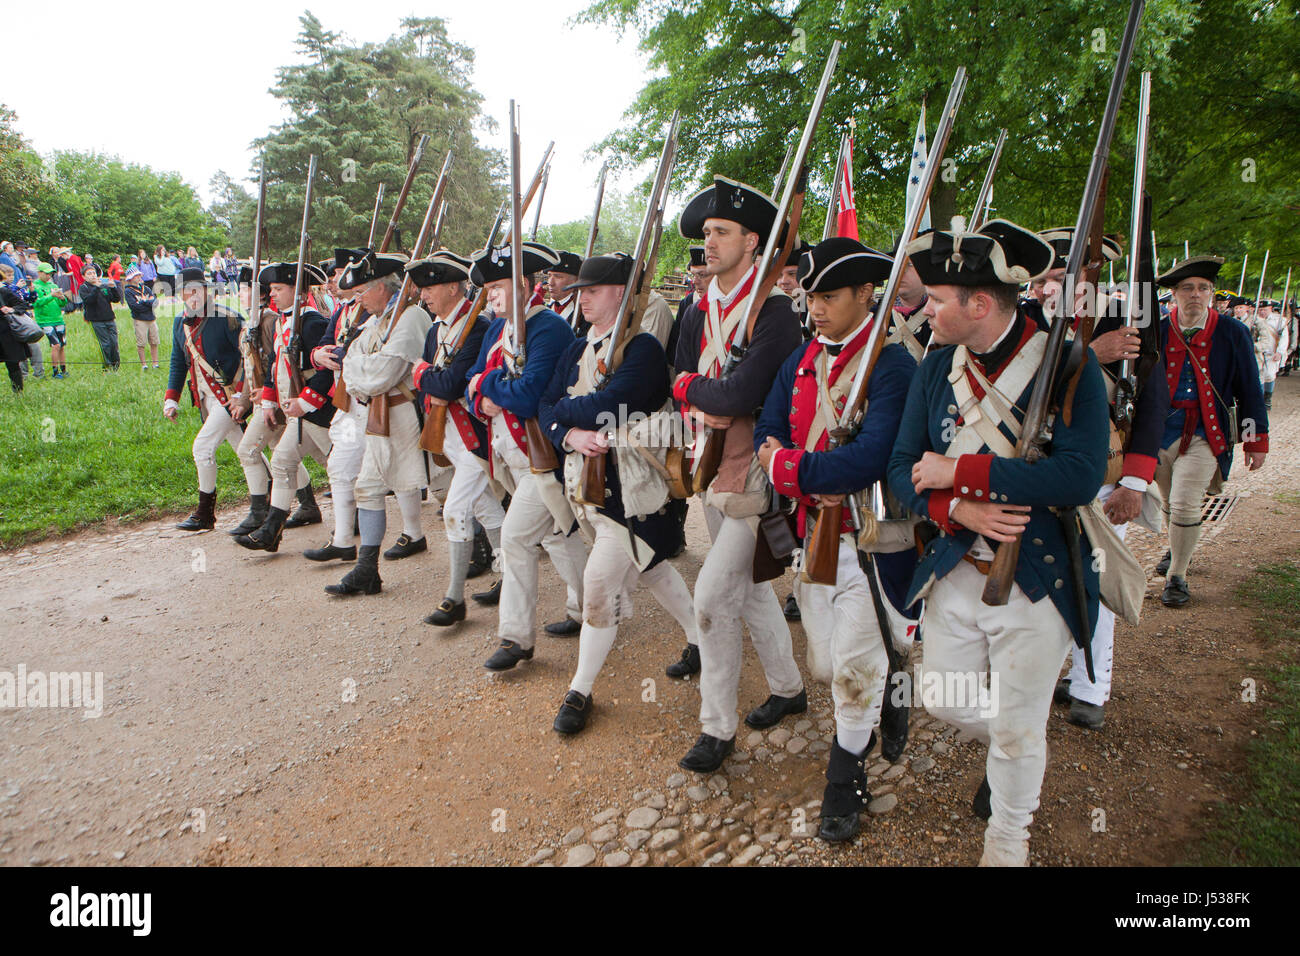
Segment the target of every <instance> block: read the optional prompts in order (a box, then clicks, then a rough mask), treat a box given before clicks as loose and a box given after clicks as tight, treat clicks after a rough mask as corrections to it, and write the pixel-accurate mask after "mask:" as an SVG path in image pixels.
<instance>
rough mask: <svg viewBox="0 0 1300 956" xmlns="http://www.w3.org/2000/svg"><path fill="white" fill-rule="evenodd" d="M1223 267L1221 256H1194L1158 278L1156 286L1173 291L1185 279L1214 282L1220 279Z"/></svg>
mask: <svg viewBox="0 0 1300 956" xmlns="http://www.w3.org/2000/svg"><path fill="white" fill-rule="evenodd" d="M1222 266H1223V258H1222V257H1220V256H1192V257H1191V258H1190V259H1184V260H1183V261H1182V262H1180V263H1178V265H1176V266H1174V267H1173V268H1172V269H1170V270H1169V271H1168V272H1166V273H1165V274H1164V275H1159V276H1156V285H1162V286H1164V287H1165V288H1166V289H1172V288H1174V286H1176V285H1178V283H1180V282H1182V281H1183V280H1184V279H1209V280H1210V281H1211V282H1213V281H1214V280H1215V279H1217V278H1218V277H1219V269H1220V268H1222Z"/></svg>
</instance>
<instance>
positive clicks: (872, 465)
mask: <svg viewBox="0 0 1300 956" xmlns="http://www.w3.org/2000/svg"><path fill="white" fill-rule="evenodd" d="M892 264H893V263H892V262H891V260H890V259H889V257H888V256H884V255H881V254H880V253H877V252H873V251H872V250H869V249H868V248H867V247H866V246H864V245H863V244H862V243H860V242H858V241H857V240H856V239H849V238H831V239H827V240H825V241H823V242H822V243H820V244H819V245H817V246H815V247H812V249H811V251H810V252H809V253H807V254H806V255H805V256H804V257H803V258H802V259H801V260H800V263H799V284H800V286H801V287H802V289H803V292H804V298H805V301H806V302H807V305H808V314H809V316H810V318H811V320H812V325H813V328H814V330H815V332H816V335H815V337H814V338H813V340H812V341H810V342H809V343H808V344H807V345H806V346H805V347H804V348H802V349H796V350H795V352H794V353H793V354H792V355H791V356H790V357H789V358H788V359H786V361H785V364H783V365H782V366H781V370H780V372H779V373H777V377H776V382H775V383H774V384H773V385H772V390H771V391H770V392H769V393H768V396H767V401H765V402H764V403H763V413H762V415H761V416H760V417H759V419H758V423H757V424H756V425H755V428H754V446H755V448H756V449H757V452H758V460H759V463H760V464H761V465H762V466H763V470H764V471H765V472H767V474H768V477H769V480H770V481H771V482H772V485H773V487H774V488H775V489H776V490H777V492H778V493H780V494H782V495H784V496H786V497H789V498H794V499H795V500H797V501H798V503H799V504H798V510H797V512H796V534H797V535H798V537H800V538H805V536H806V535H807V534H808V533H809V532H810V531H811V522H810V517H811V515H810V509H813V508H816V507H817V506H819V505H836V504H840V503H842V502H843V499H844V496H845V495H847V494H850V493H856V492H861V491H863V490H864V489H866V488H869V487H870V486H871V485H873V484H875V483H876V482H878V481H881V480H883V479H884V477H885V464H886V462H887V461H888V460H889V452H890V449H891V448H892V447H893V445H894V441H895V439H896V438H897V437H898V423H899V420H900V419H901V418H902V415H903V404H904V402H905V401H906V399H907V390H908V387H909V386H910V384H911V381H912V377H913V375H914V374H915V372H916V362H914V361H913V360H912V358H911V356H910V355H908V354H907V350H906V349H904V348H903V347H902V346H901V345H887V346H885V347H884V348H883V349H882V350H881V352H880V357H879V359H878V361H877V363H876V365H875V367H874V368H873V369H872V370H871V378H870V379H869V380H868V383H867V386H868V387H867V403H866V415H865V416H864V418H863V420H862V425H861V428H860V429H859V430H858V432H857V434H856V435H855V436H854V437H853V439H852V440H851V441H849V442H846V443H845V444H844V445H842V446H840V447H838V448H835V449H833V450H830V449H829V448H828V445H829V439H830V435H829V430H830V429H833V428H835V427H836V424H837V421H838V419H839V417H840V415H841V413H842V412H843V410H844V403H845V402H846V401H847V399H848V395H849V392H850V391H851V390H852V387H853V379H854V376H855V374H856V372H857V370H858V367H859V366H860V364H861V363H862V362H863V361H866V360H867V357H868V354H869V350H868V349H867V348H866V346H867V345H868V340H869V339H870V337H871V330H872V326H873V325H874V320H873V318H872V314H871V303H872V298H873V296H874V295H875V290H876V288H877V287H878V286H879V285H880V283H881V282H882V281H883V280H885V279H886V278H888V276H889V271H890V267H891V266H892ZM825 520H829V519H825ZM840 532H841V533H840V537H839V545H838V547H839V560H838V567H837V571H836V581H835V584H834V585H826V584H811V583H807V582H804V581H803V580H801V579H800V578H799V577H796V580H795V595H796V597H797V599H798V601H799V606H800V607H801V608H802V612H801V613H802V617H803V626H804V633H805V634H807V636H808V650H809V653H808V657H809V663H810V666H811V669H812V671H813V674H814V676H815V677H817V678H818V679H819V680H822V681H825V682H826V683H828V684H830V686H831V697H832V698H833V699H834V701H835V742H834V744H833V745H832V747H831V753H830V762H829V765H828V766H827V769H826V780H827V783H826V790H825V793H824V794H823V795H822V821H821V828H820V830H819V834H818V835H819V836H821V838H822V839H824V840H826V841H828V842H832V843H836V842H841V841H845V840H851V839H853V837H854V836H855V835H857V832H858V829H859V814H860V813H861V812H862V808H863V807H865V806H866V803H867V798H868V796H869V794H868V793H867V786H866V769H865V767H864V766H863V762H864V761H865V760H866V756H867V753H868V751H870V749H871V745H872V741H873V740H874V739H875V734H874V729H875V727H876V724H877V722H878V721H879V718H880V712H881V703H882V701H883V700H884V697H885V694H886V690H887V688H886V682H885V679H886V676H887V674H888V673H889V658H888V654H887V652H886V650H885V645H884V641H885V637H883V636H882V633H881V627H880V624H879V621H878V618H877V613H878V609H877V606H876V604H875V602H874V600H873V597H872V588H871V585H870V583H869V582H868V580H867V576H866V574H867V572H866V571H864V569H863V567H862V566H861V565H860V564H859V559H858V544H857V540H856V537H855V534H854V531H853V523H852V521H851V519H850V517H849V515H848V512H847V511H846V512H845V513H844V523H843V526H842V527H841V529H840ZM874 565H875V566H876V567H879V568H880V570H881V571H883V572H885V573H886V574H887V575H888V576H889V577H890V578H891V579H892V583H893V585H894V587H893V588H892V590H893V591H894V592H895V593H902V591H903V590H905V588H906V585H907V582H908V581H910V579H911V575H912V572H913V571H914V570H915V567H916V555H915V552H914V551H912V550H911V549H908V550H906V551H903V552H900V553H899V554H898V555H880V556H878V557H877V558H876V559H875V561H874ZM871 573H877V574H878V579H877V588H878V589H879V587H880V577H882V576H883V575H881V574H880V573H879V572H877V571H875V570H874V569H873V571H872V572H871ZM879 610H880V611H885V613H887V614H888V613H890V610H886V609H885V605H884V599H883V598H882V604H881V605H880V607H879ZM891 610H892V609H891ZM893 618H894V620H893V621H891V627H890V630H891V632H893V633H898V632H900V631H901V632H903V633H906V631H907V627H908V622H906V621H905V620H904V619H903V617H902V615H899V614H897V613H896V612H894V613H893ZM900 636H901V635H900Z"/></svg>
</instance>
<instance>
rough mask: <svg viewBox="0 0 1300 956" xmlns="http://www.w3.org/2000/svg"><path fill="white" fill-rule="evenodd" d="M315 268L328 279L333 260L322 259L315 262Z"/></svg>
mask: <svg viewBox="0 0 1300 956" xmlns="http://www.w3.org/2000/svg"><path fill="white" fill-rule="evenodd" d="M316 268H317V269H319V270H320V271H321V272H322V273H324V275H325V278H326V279H328V278H329V277H330V275H331V274H332V273H333V272H334V269H335V265H334V260H333V259H322V260H321V261H320V262H318V263H316Z"/></svg>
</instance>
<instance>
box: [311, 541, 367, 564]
mask: <svg viewBox="0 0 1300 956" xmlns="http://www.w3.org/2000/svg"><path fill="white" fill-rule="evenodd" d="M302 556H303V557H304V558H306V559H307V560H308V561H333V560H334V559H335V558H338V559H339V560H340V561H355V560H356V559H357V546H356V545H353V546H352V547H350V548H336V547H335V546H334V545H333V544H332V543H331V544H326V545H325V547H323V548H308V549H307V550H306V551H304V552H303V553H302Z"/></svg>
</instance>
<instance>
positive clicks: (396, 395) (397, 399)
mask: <svg viewBox="0 0 1300 956" xmlns="http://www.w3.org/2000/svg"><path fill="white" fill-rule="evenodd" d="M410 400H411V396H410V395H403V394H402V393H401V392H389V393H388V407H389V408H395V407H397V406H398V405H405V404H406V403H407V402H409V401H410Z"/></svg>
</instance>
